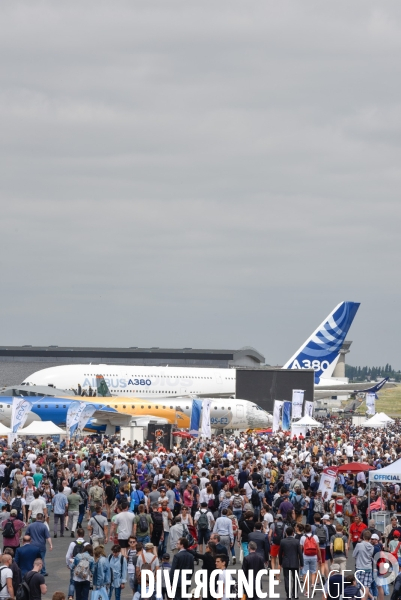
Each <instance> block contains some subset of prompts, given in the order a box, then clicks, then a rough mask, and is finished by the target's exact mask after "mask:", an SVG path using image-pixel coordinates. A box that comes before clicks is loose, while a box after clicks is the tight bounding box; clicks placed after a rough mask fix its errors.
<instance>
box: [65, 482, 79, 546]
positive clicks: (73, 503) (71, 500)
mask: <svg viewBox="0 0 401 600" xmlns="http://www.w3.org/2000/svg"><path fill="white" fill-rule="evenodd" d="M67 502H68V504H67V506H68V518H70V517H71V519H70V520H69V522H70V523H71V525H70V527H71V537H75V530H76V528H77V524H78V517H79V505H80V504H81V502H82V499H81V496H80V495H79V494H78V488H77V486H75V485H74V486H73V487H72V490H71V494H69V496H67Z"/></svg>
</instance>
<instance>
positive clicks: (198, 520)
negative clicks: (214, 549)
mask: <svg viewBox="0 0 401 600" xmlns="http://www.w3.org/2000/svg"><path fill="white" fill-rule="evenodd" d="M194 520H195V525H196V528H197V530H198V545H199V547H200V548H201V552H203V549H204V545H206V544H207V543H208V541H209V540H210V533H211V531H212V529H213V526H214V518H213V515H212V513H211V512H210V511H209V510H208V508H207V502H201V505H200V509H199V510H198V511H197V512H196V513H195V517H194Z"/></svg>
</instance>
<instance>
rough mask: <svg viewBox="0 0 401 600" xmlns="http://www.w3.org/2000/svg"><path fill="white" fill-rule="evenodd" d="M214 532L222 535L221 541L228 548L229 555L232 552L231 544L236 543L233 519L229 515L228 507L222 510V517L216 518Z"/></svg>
mask: <svg viewBox="0 0 401 600" xmlns="http://www.w3.org/2000/svg"><path fill="white" fill-rule="evenodd" d="M213 533H217V534H218V535H219V536H220V542H221V544H222V545H223V546H225V548H226V549H227V554H228V557H230V554H231V546H232V545H233V544H234V533H233V524H232V521H231V519H229V518H228V517H227V509H226V508H224V509H223V510H222V511H221V517H218V518H217V519H216V522H215V524H214V527H213Z"/></svg>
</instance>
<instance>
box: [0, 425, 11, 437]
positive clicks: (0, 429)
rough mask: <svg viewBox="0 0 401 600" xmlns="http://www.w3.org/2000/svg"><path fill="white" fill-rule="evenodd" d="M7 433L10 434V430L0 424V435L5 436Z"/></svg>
mask: <svg viewBox="0 0 401 600" xmlns="http://www.w3.org/2000/svg"><path fill="white" fill-rule="evenodd" d="M8 433H11V429H10V428H9V427H6V426H5V425H3V423H0V435H7V434H8Z"/></svg>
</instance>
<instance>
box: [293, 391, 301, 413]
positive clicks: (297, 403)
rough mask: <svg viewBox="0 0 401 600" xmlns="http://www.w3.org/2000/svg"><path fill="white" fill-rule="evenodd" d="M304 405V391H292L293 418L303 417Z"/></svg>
mask: <svg viewBox="0 0 401 600" xmlns="http://www.w3.org/2000/svg"><path fill="white" fill-rule="evenodd" d="M303 403H304V390H292V418H293V419H300V418H301V417H302V406H303Z"/></svg>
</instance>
